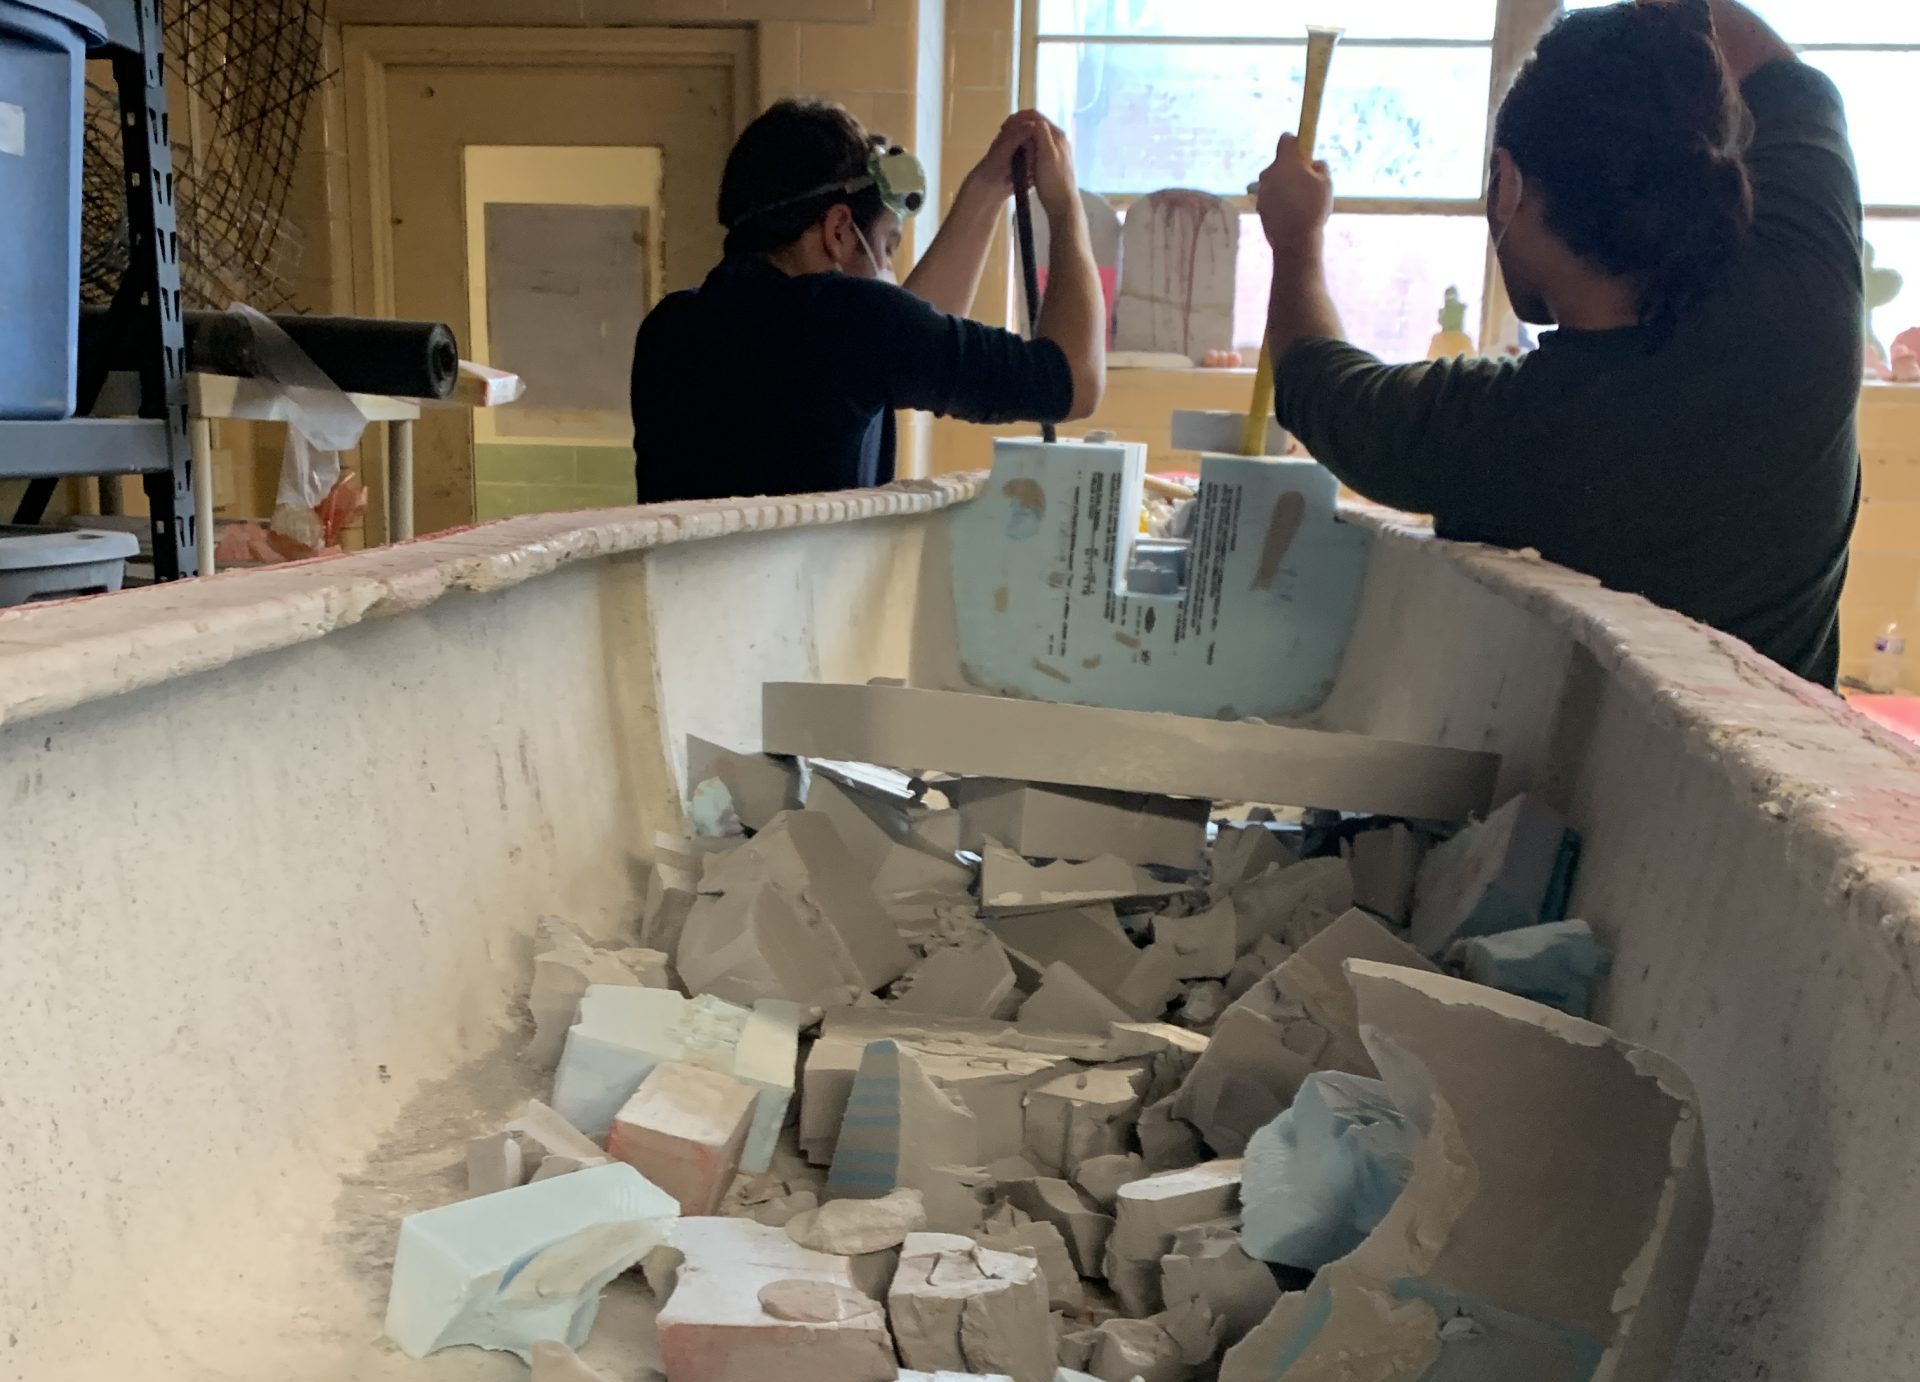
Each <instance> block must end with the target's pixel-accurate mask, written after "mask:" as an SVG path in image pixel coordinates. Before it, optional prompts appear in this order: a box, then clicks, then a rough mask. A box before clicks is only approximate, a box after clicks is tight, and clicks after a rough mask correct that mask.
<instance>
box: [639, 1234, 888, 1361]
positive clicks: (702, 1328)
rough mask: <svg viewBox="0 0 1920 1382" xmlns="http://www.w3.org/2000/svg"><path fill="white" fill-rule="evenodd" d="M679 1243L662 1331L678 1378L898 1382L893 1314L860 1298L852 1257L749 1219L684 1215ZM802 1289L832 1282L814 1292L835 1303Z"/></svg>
mask: <svg viewBox="0 0 1920 1382" xmlns="http://www.w3.org/2000/svg"><path fill="white" fill-rule="evenodd" d="M672 1246H673V1247H674V1248H676V1249H677V1250H679V1252H680V1253H681V1254H682V1255H683V1257H684V1260H683V1261H682V1262H681V1263H680V1265H679V1268H678V1270H677V1272H676V1273H675V1277H676V1280H675V1284H674V1286H673V1291H672V1294H671V1295H670V1296H669V1297H668V1299H667V1303H666V1305H665V1306H664V1307H663V1308H662V1309H661V1311H660V1319H659V1329H660V1356H661V1359H662V1361H663V1362H664V1363H665V1365H666V1372H667V1375H668V1376H669V1377H671V1378H673V1379H674V1382H769V1379H776V1378H785V1377H804V1378H821V1379H826V1378H831V1379H833V1382H891V1379H892V1378H893V1377H894V1376H895V1375H896V1373H897V1372H898V1366H897V1364H896V1363H895V1362H894V1357H893V1342H892V1338H891V1336H890V1335H889V1334H888V1331H887V1320H886V1314H885V1312H884V1311H883V1310H882V1309H881V1306H880V1304H879V1302H878V1301H875V1300H871V1299H866V1300H864V1301H862V1300H860V1299H857V1298H856V1296H855V1284H854V1281H853V1276H852V1268H851V1263H852V1261H853V1259H851V1258H845V1257H833V1256H830V1255H828V1254H826V1253H819V1252H810V1251H808V1250H807V1249H805V1248H803V1247H800V1246H799V1245H798V1244H796V1243H794V1242H792V1241H791V1240H790V1239H789V1238H788V1237H787V1235H786V1233H785V1232H784V1231H783V1230H781V1229H777V1228H766V1227H763V1226H762V1225H759V1224H755V1223H750V1222H748V1221H746V1220H743V1219H682V1220H681V1221H680V1222H679V1223H678V1224H676V1225H675V1226H674V1231H673V1239H672ZM795 1286H804V1287H811V1288H825V1289H824V1290H815V1291H814V1292H812V1295H813V1298H814V1299H813V1304H814V1305H815V1306H816V1307H826V1308H812V1309H809V1308H807V1301H806V1300H805V1298H799V1299H796V1298H795V1294H794V1293H793V1292H792V1290H791V1288H792V1287H795ZM771 1287H783V1288H788V1289H787V1290H786V1291H781V1290H776V1291H773V1292H771V1293H769V1289H768V1288H771ZM769 1302H771V1304H772V1306H773V1308H772V1309H769V1308H768V1307H769ZM863 1304H864V1306H866V1307H869V1308H866V1309H864V1310H862V1309H861V1308H859V1307H861V1306H862V1305H863ZM850 1307H851V1308H850ZM776 1312H777V1313H776ZM801 1360H804V1369H805V1370H804V1371H796V1364H797V1363H800V1362H801Z"/></svg>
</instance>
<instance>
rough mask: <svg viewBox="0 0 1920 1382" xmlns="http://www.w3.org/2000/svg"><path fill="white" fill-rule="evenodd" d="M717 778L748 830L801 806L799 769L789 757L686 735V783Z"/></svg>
mask: <svg viewBox="0 0 1920 1382" xmlns="http://www.w3.org/2000/svg"><path fill="white" fill-rule="evenodd" d="M709 779H711V780H714V781H717V782H719V783H720V784H721V785H722V786H723V787H724V788H725V789H726V793H727V797H728V804H729V806H730V807H731V809H732V810H733V812H734V814H735V815H736V816H737V817H738V818H739V821H740V824H742V825H744V826H745V827H746V828H747V829H749V830H764V829H766V827H767V823H768V822H769V821H771V820H772V819H773V818H774V817H775V816H777V815H779V814H780V813H781V812H782V811H792V810H796V809H797V808H798V807H799V805H800V768H799V765H798V764H796V763H794V762H793V761H792V760H790V759H784V758H773V757H770V756H769V755H767V754H764V753H735V752H734V751H733V750H731V749H726V748H722V747H720V745H718V744H713V743H709V742H708V741H706V740H705V739H701V738H699V737H698V736H696V735H692V734H689V735H688V736H687V786H688V787H689V788H693V787H695V786H696V785H697V784H699V783H701V782H704V781H707V780H709Z"/></svg>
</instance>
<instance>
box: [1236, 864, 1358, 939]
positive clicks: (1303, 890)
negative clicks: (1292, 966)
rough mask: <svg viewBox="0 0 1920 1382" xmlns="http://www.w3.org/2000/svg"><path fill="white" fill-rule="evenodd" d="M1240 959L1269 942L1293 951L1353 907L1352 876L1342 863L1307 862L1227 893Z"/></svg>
mask: <svg viewBox="0 0 1920 1382" xmlns="http://www.w3.org/2000/svg"><path fill="white" fill-rule="evenodd" d="M1231 896H1232V898H1233V904H1234V914H1235V917H1236V919H1237V921H1238V924H1239V939H1238V941H1237V948H1238V949H1239V951H1240V953H1242V954H1245V953H1246V952H1247V951H1249V950H1251V949H1253V948H1254V946H1255V945H1257V944H1258V943H1259V942H1260V940H1261V939H1262V938H1263V937H1265V938H1271V939H1273V940H1277V941H1281V942H1284V943H1285V944H1286V945H1288V946H1290V947H1293V948H1296V949H1297V948H1298V947H1300V946H1302V945H1305V944H1306V943H1307V942H1308V941H1310V940H1312V939H1313V938H1314V937H1315V936H1317V935H1319V934H1320V932H1321V931H1323V930H1325V929H1326V927H1327V926H1328V925H1329V924H1330V923H1331V922H1332V921H1333V919H1334V918H1335V917H1337V916H1339V915H1340V914H1341V913H1342V912H1344V911H1346V910H1347V909H1348V908H1349V907H1351V906H1353V873H1352V871H1351V870H1350V869H1348V868H1347V863H1346V860H1344V859H1306V860H1302V861H1301V862H1300V863H1298V864H1294V865H1292V866H1290V867H1288V868H1279V869H1269V870H1267V872H1265V873H1263V874H1261V875H1259V876H1258V877H1257V878H1252V879H1249V880H1248V881H1247V882H1245V883H1242V884H1241V885H1240V886H1239V887H1237V888H1235V889H1233V892H1232V894H1231Z"/></svg>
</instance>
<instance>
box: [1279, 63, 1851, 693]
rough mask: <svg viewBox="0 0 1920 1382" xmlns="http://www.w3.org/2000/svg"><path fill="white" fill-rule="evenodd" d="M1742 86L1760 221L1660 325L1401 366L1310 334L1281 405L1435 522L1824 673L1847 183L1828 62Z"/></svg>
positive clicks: (1842, 545) (1847, 422)
mask: <svg viewBox="0 0 1920 1382" xmlns="http://www.w3.org/2000/svg"><path fill="white" fill-rule="evenodd" d="M1744 95H1745V97H1746V100H1747V104H1748V106H1749V107H1750V108H1751V109H1752V112H1753V116H1754V126H1755V135H1754V141H1753V144H1752V147H1751V149H1750V151H1749V154H1748V162H1749V166H1750V168H1751V170H1752V174H1753V180H1754V188H1755V202H1756V219H1755V224H1754V227H1753V231H1752V233H1751V235H1750V236H1749V237H1748V238H1747V240H1746V242H1745V243H1744V245H1743V246H1742V247H1741V249H1740V250H1739V251H1738V253H1737V254H1736V256H1735V257H1734V259H1733V260H1732V261H1730V262H1729V263H1728V264H1727V266H1726V267H1725V269H1724V271H1723V272H1722V273H1721V275H1720V277H1719V278H1718V279H1717V280H1716V283H1715V286H1714V287H1713V289H1712V290H1711V292H1710V294H1709V295H1708V296H1707V297H1706V298H1705V299H1703V300H1702V301H1701V302H1700V303H1699V304H1698V305H1697V306H1696V307H1695V308H1694V309H1693V310H1692V311H1691V312H1690V313H1689V314H1688V315H1687V317H1686V318H1684V319H1683V320H1682V322H1681V323H1680V324H1679V326H1678V328H1677V329H1676V330H1675V331H1674V332H1673V333H1672V335H1671V336H1670V337H1669V338H1668V339H1666V340H1664V341H1663V340H1659V339H1658V338H1656V337H1655V336H1653V335H1652V334H1651V333H1649V332H1648V331H1647V330H1646V329H1645V328H1640V327H1634V328H1628V329H1624V330H1618V331H1566V330H1562V331H1557V332H1554V333H1552V334H1550V335H1548V336H1547V337H1546V338H1545V339H1544V340H1543V342H1542V343H1541V347H1540V349H1539V350H1538V351H1536V352H1535V353H1534V354H1532V355H1530V356H1528V357H1527V358H1526V359H1524V360H1522V361H1519V362H1495V361H1490V360H1458V361H1442V362H1434V363H1429V364H1415V365H1401V366H1387V365H1383V364H1381V363H1380V361H1378V360H1376V359H1374V358H1373V357H1372V356H1371V355H1368V354H1367V353H1366V352H1364V351H1361V350H1358V349H1356V348H1354V347H1353V346H1350V345H1347V344H1345V343H1343V342H1338V341H1328V340H1311V341H1305V342H1302V343H1301V344H1299V345H1297V346H1296V347H1294V349H1292V350H1291V351H1289V352H1288V354H1287V357H1286V359H1285V360H1284V361H1283V362H1282V363H1281V367H1280V369H1279V370H1278V372H1277V375H1276V381H1275V382H1276V393H1277V397H1278V412H1279V417H1280V421H1281V423H1282V424H1284V425H1285V426H1286V427H1288V428H1289V429H1291V430H1292V431H1293V432H1294V434H1295V435H1296V436H1298V437H1299V438H1300V440H1301V442H1302V443H1303V444H1304V445H1305V446H1306V447H1307V449H1308V450H1309V451H1310V452H1312V454H1313V455H1314V456H1315V457H1316V458H1317V459H1318V460H1319V461H1320V462H1321V463H1322V464H1323V465H1325V466H1326V467H1327V468H1328V469H1330V470H1332V471H1333V472H1334V474H1336V475H1338V476H1339V477H1340V478H1341V479H1342V480H1343V481H1345V482H1346V483H1347V484H1348V485H1350V486H1351V487H1352V488H1353V489H1355V490H1357V491H1359V492H1360V493H1361V494H1364V495H1366V496H1367V497H1369V498H1371V499H1375V500H1378V501H1380V502H1382V503H1386V504H1391V505H1394V506H1395V507H1398V508H1403V509H1408V510H1411V511H1414V512H1418V513H1428V514H1432V515H1433V518H1434V526H1435V530H1436V531H1437V532H1438V533H1439V535H1440V536H1442V537H1447V538H1456V539H1460V540H1462V541H1468V542H1486V543H1492V544H1495V545H1497V546H1502V547H1511V548H1521V547H1533V548H1537V549H1538V550H1539V551H1540V552H1541V554H1542V555H1543V556H1545V557H1547V558H1548V559H1549V560H1551V561H1556V562H1560V563H1561V564H1563V565H1566V566H1570V567H1573V568H1574V569H1576V570H1579V571H1584V572H1587V573H1589V574H1591V575H1594V576H1597V577H1599V578H1600V579H1601V580H1602V581H1604V582H1605V583H1606V584H1607V585H1609V586H1611V587H1613V588H1615V589H1618V590H1625V591H1630V592H1633V593H1636V594H1641V595H1645V596H1647V597H1648V598H1649V599H1651V600H1653V601H1655V602H1656V603H1658V604H1661V605H1665V606H1667V607H1668V608H1670V609H1675V610H1679V611H1680V612H1681V613H1683V614H1687V615H1690V616H1692V617H1693V618H1695V619H1698V620H1700V621H1701V622H1703V623H1706V624H1711V625H1713V626H1714V627H1716V628H1719V629H1723V630H1725V631H1726V632H1728V633H1731V634H1733V635H1735V636H1737V637H1739V638H1741V639H1744V640H1745V641H1746V642H1748V643H1750V644H1752V645H1753V646H1754V647H1755V648H1757V649H1759V650H1760V651H1761V652H1763V653H1765V654H1766V655H1768V656H1769V657H1771V658H1773V659H1774V660H1775V661H1777V662H1779V663H1780V664H1781V665H1783V666H1785V667H1787V668H1790V669H1791V670H1793V671H1795V672H1797V673H1799V674H1800V675H1801V676H1804V677H1806V678H1808V679H1810V680H1813V681H1817V682H1822V683H1825V684H1827V685H1832V684H1833V682H1834V680H1835V678H1836V676H1837V673H1838V661H1839V623H1838V609H1839V601H1840V590H1841V587H1842V585H1844V584H1845V582H1846V574H1847V544H1848V541H1849V539H1850V537H1851V535H1852V532H1853V523H1854V518H1855V515H1856V513H1857V512H1858V509H1859V493H1860V489H1859V486H1860V460H1859V449H1858V443H1857V439H1856V436H1855V427H1854V417H1855V410H1856V408H1857V406H1858V403H1859V396H1860V372H1861V371H1860V361H1861V335H1862V330H1861V327H1862V317H1863V291H1862V284H1861V277H1862V274H1861V228H1860V227H1861V207H1860V188H1859V182H1858V179H1857V177H1856V175H1855V172H1854V166H1853V158H1852V153H1851V151H1850V149H1849V146H1848V142H1847V130H1846V117H1845V114H1844V112H1843V110H1842V108H1841V102H1840V96H1839V92H1838V91H1837V90H1835V88H1834V86H1833V84H1832V83H1831V82H1830V81H1829V80H1828V79H1827V78H1826V77H1824V76H1823V75H1821V74H1820V73H1819V72H1818V71H1816V70H1815V69H1813V68H1811V67H1809V66H1806V65H1804V64H1802V63H1798V62H1779V63H1775V64H1772V65H1770V66H1768V67H1765V68H1762V69H1761V70H1760V71H1758V72H1756V73H1755V74H1753V76H1751V77H1750V78H1749V79H1748V80H1747V82H1746V85H1745V87H1744Z"/></svg>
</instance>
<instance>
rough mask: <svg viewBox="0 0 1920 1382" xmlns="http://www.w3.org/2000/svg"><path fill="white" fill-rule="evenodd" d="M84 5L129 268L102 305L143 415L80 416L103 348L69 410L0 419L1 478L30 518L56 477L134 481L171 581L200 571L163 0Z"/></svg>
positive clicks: (98, 374)
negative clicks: (100, 72)
mask: <svg viewBox="0 0 1920 1382" xmlns="http://www.w3.org/2000/svg"><path fill="white" fill-rule="evenodd" d="M92 5H93V8H94V10H95V12H96V13H98V14H99V15H100V17H101V19H102V20H103V21H104V23H105V25H106V30H107V40H106V43H105V44H104V45H103V47H102V48H100V49H98V50H96V51H95V53H94V54H93V55H94V56H103V57H107V58H110V59H111V60H112V63H113V78H114V85H115V88H116V89H117V91H118V93H119V98H120V138H121V149H122V154H123V159H122V162H123V164H124V166H125V169H126V186H127V271H126V274H125V275H124V276H123V277H122V279H121V280H120V288H119V291H118V292H116V293H115V294H114V298H113V304H112V306H111V308H110V309H109V318H108V319H109V333H110V334H111V335H112V336H114V337H116V338H117V337H118V336H119V335H120V333H123V332H130V333H132V334H133V337H134V339H135V340H136V341H137V342H138V343H139V347H140V350H139V356H140V415H139V416H138V417H135V418H94V417H88V416H87V413H89V412H90V411H91V410H92V409H93V406H94V404H95V402H96V401H97V400H98V398H99V396H100V391H101V389H102V388H104V387H105V385H106V363H105V362H106V360H107V359H108V358H110V356H111V355H112V352H111V351H103V352H101V353H100V358H99V360H98V361H97V362H89V364H88V367H87V368H86V369H83V370H82V372H81V376H80V379H79V381H78V389H77V394H78V403H79V407H78V410H77V415H76V416H75V417H72V418H70V419H68V420H66V421H64V422H4V421H0V478H9V479H30V480H32V481H34V483H33V485H31V486H30V487H29V490H28V494H27V498H26V500H25V501H24V502H23V503H22V504H21V506H20V511H19V512H18V513H17V514H16V515H15V518H16V521H19V522H25V523H35V522H38V521H39V519H40V517H41V516H42V514H43V513H44V512H45V510H46V505H47V501H48V500H49V499H50V498H51V497H52V493H53V488H54V486H55V485H56V484H57V483H58V481H59V480H60V479H62V478H64V477H67V476H73V475H94V476H100V475H138V476H140V477H141V479H142V481H143V483H144V487H145V489H146V492H147V504H148V507H149V509H150V511H151V513H152V523H153V568H154V576H155V578H156V579H158V580H163V581H169V580H178V579H179V578H181V577H183V576H196V575H198V574H199V573H200V564H199V558H198V555H197V549H196V538H197V534H196V531H195V525H196V520H195V515H194V494H193V471H192V461H191V454H192V451H191V447H190V445H189V441H188V436H187V380H186V365H187V351H186V328H185V324H184V322H183V320H182V318H181V314H180V239H179V234H178V227H177V224H176V222H175V218H174V204H173V150H172V146H171V144H170V142H169V131H168V125H167V87H166V78H165V75H164V72H163V70H162V46H161V34H160V0H92ZM76 309H77V304H76Z"/></svg>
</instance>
